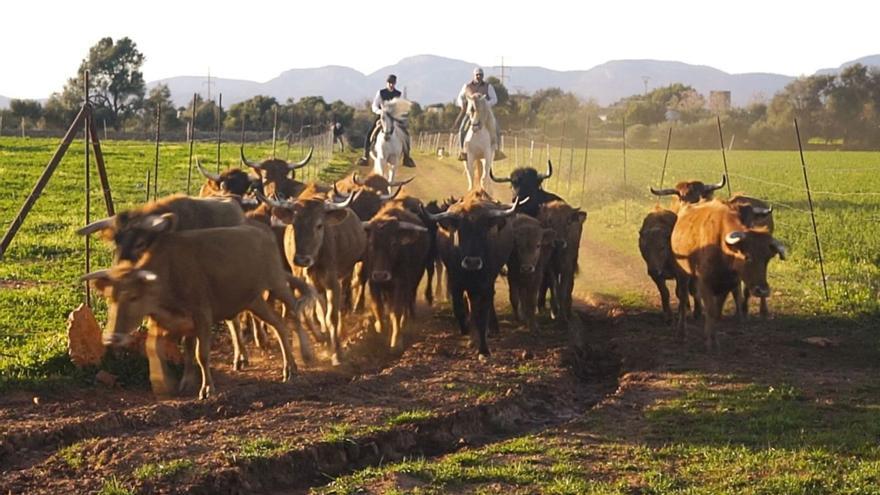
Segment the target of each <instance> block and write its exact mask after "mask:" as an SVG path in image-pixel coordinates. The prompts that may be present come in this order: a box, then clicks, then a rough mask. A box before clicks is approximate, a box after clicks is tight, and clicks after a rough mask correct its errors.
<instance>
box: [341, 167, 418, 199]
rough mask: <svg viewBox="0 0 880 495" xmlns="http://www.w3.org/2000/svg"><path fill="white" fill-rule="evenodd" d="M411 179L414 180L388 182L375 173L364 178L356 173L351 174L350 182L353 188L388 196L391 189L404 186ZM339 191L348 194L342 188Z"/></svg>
mask: <svg viewBox="0 0 880 495" xmlns="http://www.w3.org/2000/svg"><path fill="white" fill-rule="evenodd" d="M413 179H415V176H413V177H410V178H409V179H405V180H398V181H389V180H388V179H386V178H385V177H383V176H381V175H379V174H377V173H370V174H369V175H367V176H366V177H360V176H358V173H357V172H355V173H353V174H351V182H352V183H353V184H354V186H356V187H362V188H367V189H372V190H374V191H376V192H377V193H379V194H388V193H389V192H391V188H393V187H399V186H405V185H407V184H409V183H410V182H412V181H413ZM346 182H347V181H342V183H343V184H344V185H345V183H346ZM353 188H354V187H352V189H353ZM340 191H342V192H348V191H346V189H344V188H340Z"/></svg>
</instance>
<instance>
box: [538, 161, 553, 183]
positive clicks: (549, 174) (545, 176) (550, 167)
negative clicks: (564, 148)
mask: <svg viewBox="0 0 880 495" xmlns="http://www.w3.org/2000/svg"><path fill="white" fill-rule="evenodd" d="M550 177H553V163H552V162H551V161H550V159H549V158H548V159H547V173H546V174H538V178H539V179H541V180H544V179H549V178H550Z"/></svg>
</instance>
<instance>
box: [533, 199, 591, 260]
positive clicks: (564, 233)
mask: <svg viewBox="0 0 880 495" xmlns="http://www.w3.org/2000/svg"><path fill="white" fill-rule="evenodd" d="M538 219H539V220H540V221H541V224H543V225H544V226H545V227H548V228H550V229H552V230H553V232H555V233H556V237H555V239H554V244H555V246H556V247H557V248H559V249H566V248H567V247H568V244H569V243H570V242H572V241H575V242H576V241H578V240H580V236H581V230H582V227H583V223H584V222H585V221H586V220H587V212H585V211H582V210H581V209H580V208H573V207H572V206H570V205H569V204H568V203H566V202H565V201H551V202H549V203H544V204H543V205H541V209H540V211H539V212H538Z"/></svg>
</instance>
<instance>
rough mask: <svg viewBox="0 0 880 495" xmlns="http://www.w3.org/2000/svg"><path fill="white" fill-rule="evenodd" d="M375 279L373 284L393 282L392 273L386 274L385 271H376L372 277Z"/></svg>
mask: <svg viewBox="0 0 880 495" xmlns="http://www.w3.org/2000/svg"><path fill="white" fill-rule="evenodd" d="M370 276H371V278H372V279H373V282H390V281H391V272H386V271H384V270H381V271H380V270H375V271H373V273H372V274H371V275H370Z"/></svg>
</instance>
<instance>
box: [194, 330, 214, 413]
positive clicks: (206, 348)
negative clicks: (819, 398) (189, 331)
mask: <svg viewBox="0 0 880 495" xmlns="http://www.w3.org/2000/svg"><path fill="white" fill-rule="evenodd" d="M194 320H195V326H196V338H195V340H196V352H195V355H196V364H198V365H199V371H201V373H202V386H201V388H199V400H202V399H207V398H208V397H210V396H211V394H213V393H214V377H213V376H211V338H212V334H211V323H210V322H211V320H212V319H211V318H206V317H205V316H204V315H197V316H195V318H194Z"/></svg>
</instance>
